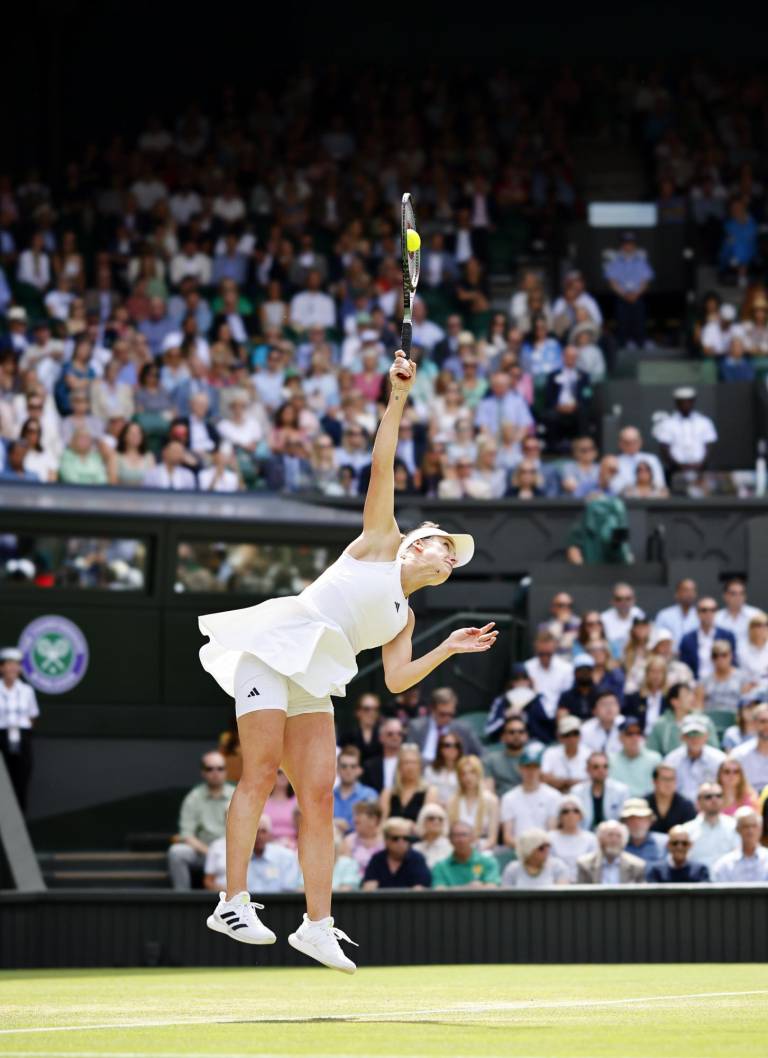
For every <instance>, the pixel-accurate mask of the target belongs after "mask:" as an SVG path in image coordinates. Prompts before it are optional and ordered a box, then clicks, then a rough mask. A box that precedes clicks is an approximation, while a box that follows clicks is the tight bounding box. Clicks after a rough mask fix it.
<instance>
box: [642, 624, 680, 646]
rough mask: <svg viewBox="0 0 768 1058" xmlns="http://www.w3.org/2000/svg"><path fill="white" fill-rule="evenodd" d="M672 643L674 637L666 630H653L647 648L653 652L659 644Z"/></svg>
mask: <svg viewBox="0 0 768 1058" xmlns="http://www.w3.org/2000/svg"><path fill="white" fill-rule="evenodd" d="M674 641H675V637H674V636H673V635H672V633H671V632H670V631H669V629H668V628H654V630H653V631H652V632H651V641H650V643H649V644H648V646H649V647H650V649H651V650H653V649H654V648H655V647H657V646H658V645H659V643H674Z"/></svg>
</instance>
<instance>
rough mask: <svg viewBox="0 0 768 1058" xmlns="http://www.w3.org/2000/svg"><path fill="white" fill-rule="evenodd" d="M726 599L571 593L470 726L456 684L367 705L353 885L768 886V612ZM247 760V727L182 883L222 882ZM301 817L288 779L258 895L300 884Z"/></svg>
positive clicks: (626, 591)
mask: <svg viewBox="0 0 768 1058" xmlns="http://www.w3.org/2000/svg"><path fill="white" fill-rule="evenodd" d="M721 602H722V605H720V604H719V603H718V602H717V601H716V600H715V599H713V598H709V597H707V596H699V593H698V590H697V586H696V584H695V583H694V582H693V581H692V580H690V579H685V580H682V581H680V583H679V584H678V585H677V589H676V592H675V598H674V601H673V602H672V603H671V605H669V606H667V607H664V608H663V609H662V610H660V611H659V612H658V613H657V614H655V615H654V616H653V617H651V616H650V615H646V614H645V613H644V612H643V610H642V609H641V608H640V607H639V606H638V605H637V601H636V598H635V593H634V591H633V589H632V587H631V586H630V585H629V584H626V583H618V584H616V585H615V586H614V588H613V592H612V596H611V600H610V605H609V606H607V607H606V608H605V609H604V610H603V611H597V610H592V611H586V612H584V613H582V614H580V615H579V614H577V612H576V611H575V609H574V602H573V599H572V597H571V596H570V595H569V594H568V593H567V592H558V593H557V594H556V595H555V596H554V598H553V600H552V606H551V616H550V618H549V619H548V620H547V621H545V622H544V623H543V624H542V625H541V626H540V627H539V629H538V631H537V633H536V635H535V640H534V646H533V654H532V656H531V657H530V658H529V659H528V660H527V661H525V662H524V663H521V664H519V665H515V666H514V667H513V670H512V674H511V678H510V679H509V681H508V684H507V685H506V687H505V689H504V691H503V692H502V693H501V694H500V695H499V696H498V697H497V698H496V699H494V700H493V701H492V702H491V703H489V709H488V713H487V715H485V714H470V715H469V716H467V717H466V718H465V719H462V715H461V710H460V702H459V701H458V698H457V695H456V693H455V692H454V691H453V690H452V689H451V688H450V687H438V688H435V689H433V690H432V691H431V693H430V694H429V696H428V699H427V700H423V697H422V689H421V688H420V687H414V688H411V689H410V690H409V691H406V692H404V693H403V694H401V695H399V696H397V697H396V698H395V699H393V700H392V701H390V702H386V703H382V701H381V700H380V698H379V697H378V696H377V695H376V694H373V693H364V694H362V695H361V696H360V697H359V698H358V700H357V703H356V706H355V711H354V721H353V722H352V723H351V725H350V726H349V727H348V728H346V729H343V728H340V729H339V730H338V738H337V741H338V760H337V763H338V772H337V783H336V788H335V791H334V818H335V826H336V831H337V840H336V849H337V858H336V869H335V873H334V886H335V888H337V889H347V890H348V889H357V888H362V889H363V890H370V889H376V888H410V889H415V888H430V887H432V888H449V887H450V888H452V887H469V888H488V887H497V886H502V887H513V888H540V887H545V886H550V885H568V884H574V883H579V884H596V885H601V884H602V885H608V884H611V885H623V884H638V883H644V882H646V881H649V882H656V883H667V882H669V883H671V882H707V881H713V882H764V883H766V884H768V847H764V845H763V844H761V836H762V833H763V823H764V819H765V818H766V817H768V615H766V614H765V613H764V612H763V611H762V610H759V609H757V608H756V607H754V606H752V605H750V604H749V603H748V602H747V599H746V589H745V585H744V583H743V582H742V581H741V580H739V579H732V580H729V581H728V582H727V583H726V584H725V586H724V591H723V598H722V601H721ZM239 767H240V759H239V756H238V744H237V736H236V734H234V733H233V732H228V733H227V734H226V735H225V736H223V737H222V741H221V744H220V747H219V750H218V751H216V752H213V753H210V754H207V755H206V757H205V758H204V760H203V768H204V772H203V783H201V785H200V786H198V787H196V788H195V789H194V790H193V791H192V792H191V793H190V794H189V796H188V798H187V800H186V801H185V803H184V807H183V808H182V812H181V818H180V824H179V838H178V841H177V842H176V843H175V844H173V845H172V846H171V848H170V852H169V858H170V863H171V873H172V877H173V879H174V884H177V885H180V886H188V885H189V884H190V874H189V865H190V864H192V865H193V866H196V867H197V869H198V870H199V871H201V872H203V875H204V884H205V885H206V886H207V887H208V888H211V889H218V888H220V887H221V879H222V877H223V875H222V871H223V862H224V858H223V841H224V838H223V833H224V816H225V812H226V803H227V801H228V798H229V796H231V792H232V789H233V787H232V786H231V785H227V780H228V779H229V780H231V781H233V782H234V781H236V780H237V778H238V775H239ZM194 812H197V815H196V816H194V820H197V822H195V821H194V820H193V815H194ZM299 814H300V805H298V803H297V802H296V799H295V798H294V796H293V793H292V791H291V789H290V786H289V785H288V780H287V778H286V777H285V776H284V775H282V774H281V775H280V776H279V778H278V782H277V786H276V787H275V790H274V792H273V794H272V796H271V797H270V799H269V801H268V802H267V805H266V808H265V818H264V820H262V824H261V826H260V829H259V836H258V838H257V842H256V847H255V849H254V859H253V861H252V865H253V875H252V876H253V880H254V888H255V889H256V890H257V891H259V892H265V891H278V890H281V889H295V888H298V887H300V885H301V881H300V873H299V864H298V858H297V852H296V847H297V833H298V818H299ZM212 819H213V820H214V821H215V823H216V825H217V826H218V831H216V832H215V833H214V832H213V830H212V823H211V820H212ZM211 838H215V840H212V841H210V843H208V842H209V839H211ZM205 844H208V847H207V850H206V848H205V847H203V846H204V845H205ZM273 845H274V846H276V847H279V851H278V849H277V848H275V849H273V848H272V846H273ZM270 857H271V859H270ZM265 858H266V859H265ZM265 862H268V863H269V865H270V869H269V870H266V868H262V866H260V865H262V864H263V863H265ZM179 879H181V882H179ZM256 882H258V885H256Z"/></svg>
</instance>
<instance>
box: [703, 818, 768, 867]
mask: <svg viewBox="0 0 768 1058" xmlns="http://www.w3.org/2000/svg"><path fill="white" fill-rule="evenodd" d="M734 818H735V820H736V833H737V835H738V837H739V840H740V844H741V847H740V848H736V849H734V850H733V852H728V853H726V854H725V856H722V857H721V858H720V859H719V860H718V861H717V863H716V864H715V866H714V867H713V868H712V881H713V882H721V883H722V882H726V883H729V882H730V883H738V882H768V849H766V848H763V846H762V845H761V844H760V837H761V835H762V833H763V821H762V819H761V818H760V815H759V813H758V812H756V811H755V810H754V808H749V807H747V806H744V807H743V808H739V809H737V810H736V815H735V817H734Z"/></svg>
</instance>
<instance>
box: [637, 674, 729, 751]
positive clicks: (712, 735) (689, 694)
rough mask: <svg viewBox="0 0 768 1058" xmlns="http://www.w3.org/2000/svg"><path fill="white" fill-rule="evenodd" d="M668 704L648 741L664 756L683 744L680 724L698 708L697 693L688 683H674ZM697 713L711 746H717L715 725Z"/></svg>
mask: <svg viewBox="0 0 768 1058" xmlns="http://www.w3.org/2000/svg"><path fill="white" fill-rule="evenodd" d="M667 704H668V706H669V708H668V709H666V710H665V711H664V712H663V713H662V714H661V716H660V717H659V719H658V720H657V721H656V723H655V724H654V725H653V729H652V730H651V733H650V735H649V736H648V742H647V745H648V748H649V749H655V750H656V752H657V753H661V755H662V757H665V756H666V755H667V754H668V753H671V752H672V750H673V749H677V747H678V746H680V745H681V744H682V739H681V737H680V725H681V724H682V722H683V721H684V720H685V718H686V717H688V716H690V715H691V714H692V713H693V712H694V710H695V709H696V694H695V692H694V691H693V690H692V688H691V687H689V686H688V684H685V683H673V684H672V686H671V687H670V688H669V690H668V691H667ZM696 715H697V716H698V717H699V718H700V719H701V720H702V721H703V723H704V724H705V725H706V727H707V731H708V732H709V738H708V741H709V744H710V746H714V747H715V748H717V747H718V746H719V745H720V743H719V741H718V738H717V731H716V730H715V725H714V724H713V723H712V721H711V720H710V719H709V717H708V716H705V715H704V714H703V713H697V714H696Z"/></svg>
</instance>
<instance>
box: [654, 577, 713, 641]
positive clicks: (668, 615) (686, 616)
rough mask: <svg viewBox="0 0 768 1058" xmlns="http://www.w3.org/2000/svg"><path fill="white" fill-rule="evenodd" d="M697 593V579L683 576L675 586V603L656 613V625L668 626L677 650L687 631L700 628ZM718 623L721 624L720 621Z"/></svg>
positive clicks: (658, 626)
mask: <svg viewBox="0 0 768 1058" xmlns="http://www.w3.org/2000/svg"><path fill="white" fill-rule="evenodd" d="M697 595H698V588H697V587H696V581H695V580H693V579H692V578H691V577H683V579H682V580H680V581H678V582H677V586H676V588H675V605H674V606H667V607H665V608H664V609H663V610H659V612H658V613H657V614H656V620H655V621H654V622H653V623H654V626H655V627H656V628H657V629H659V628H666V629H667V631H668V632H671V634H672V642H673V643H674V647H675V650H677V649H678V648H679V646H680V640H681V639H682V638H683V636H684V635H686V633H687V632H693V631H694V629H696V628H698V625H699V619H698V616H697V614H696V597H697ZM717 623H718V624H720V622H719V621H718V622H717ZM720 627H722V625H721V626H720Z"/></svg>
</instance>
